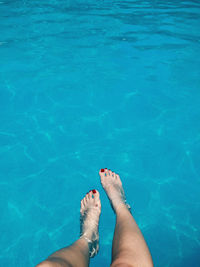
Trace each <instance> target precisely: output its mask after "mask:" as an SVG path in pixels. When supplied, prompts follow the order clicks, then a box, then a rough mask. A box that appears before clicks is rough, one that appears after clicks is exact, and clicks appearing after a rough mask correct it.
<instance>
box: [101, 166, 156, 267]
mask: <svg viewBox="0 0 200 267" xmlns="http://www.w3.org/2000/svg"><path fill="white" fill-rule="evenodd" d="M99 174H100V177H101V183H102V186H103V188H104V189H105V191H106V193H107V195H108V198H109V199H110V202H111V205H112V207H113V210H114V211H115V213H116V227H115V234H114V238H113V246H112V264H111V266H112V267H115V266H116V267H119V266H121V267H122V266H124V267H125V266H127V267H128V266H130V267H152V266H153V262H152V258H151V254H150V252H149V249H148V247H147V244H146V242H145V240H144V238H143V235H142V233H141V231H140V229H139V227H138V226H137V224H136V222H135V220H134V218H133V216H132V215H131V213H130V211H129V208H130V207H129V206H128V205H127V204H126V199H125V193H124V190H123V187H122V182H121V180H120V177H119V175H117V174H115V173H114V172H111V171H110V170H107V169H102V170H101V171H100V172H99Z"/></svg>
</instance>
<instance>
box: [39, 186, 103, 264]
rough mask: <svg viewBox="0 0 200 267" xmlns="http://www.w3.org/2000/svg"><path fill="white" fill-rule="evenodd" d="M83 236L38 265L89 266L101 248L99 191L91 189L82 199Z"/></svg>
mask: <svg viewBox="0 0 200 267" xmlns="http://www.w3.org/2000/svg"><path fill="white" fill-rule="evenodd" d="M80 212H81V237H80V239H78V240H77V241H76V242H75V243H73V244H72V245H71V246H68V247H66V248H63V249H61V250H58V251H56V252H55V253H53V254H52V255H50V256H49V257H48V258H47V259H46V260H45V261H43V262H42V263H40V264H39V265H37V267H87V266H89V259H90V257H94V256H95V255H96V254H97V252H98V250H99V233H98V225H99V216H100V213H101V202H100V199H99V192H98V191H96V190H92V191H90V192H89V193H88V194H87V195H86V196H85V197H84V198H83V199H82V201H81V210H80Z"/></svg>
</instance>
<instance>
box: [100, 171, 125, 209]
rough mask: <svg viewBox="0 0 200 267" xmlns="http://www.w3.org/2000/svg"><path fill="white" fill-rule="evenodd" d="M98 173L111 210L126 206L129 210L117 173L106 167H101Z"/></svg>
mask: <svg viewBox="0 0 200 267" xmlns="http://www.w3.org/2000/svg"><path fill="white" fill-rule="evenodd" d="M99 175H100V177H101V184H102V186H103V188H104V190H105V191H106V194H107V196H108V198H109V200H110V203H111V206H112V207H113V210H114V211H115V212H116V211H117V210H118V209H119V208H121V207H126V208H128V209H129V210H130V206H129V205H128V204H127V203H126V198H125V193H124V189H123V186H122V182H121V180H120V177H119V175H118V174H116V173H114V172H112V171H111V170H108V169H101V170H100V172H99Z"/></svg>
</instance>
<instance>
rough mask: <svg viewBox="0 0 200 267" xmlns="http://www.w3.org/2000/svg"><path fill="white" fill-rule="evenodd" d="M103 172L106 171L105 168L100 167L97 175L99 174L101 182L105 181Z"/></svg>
mask: <svg viewBox="0 0 200 267" xmlns="http://www.w3.org/2000/svg"><path fill="white" fill-rule="evenodd" d="M105 173H106V170H105V169H101V170H100V171H99V175H100V177H101V182H102V183H104V181H105Z"/></svg>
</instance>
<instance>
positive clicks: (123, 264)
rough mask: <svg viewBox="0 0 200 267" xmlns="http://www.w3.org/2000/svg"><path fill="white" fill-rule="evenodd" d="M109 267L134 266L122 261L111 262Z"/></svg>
mask: <svg viewBox="0 0 200 267" xmlns="http://www.w3.org/2000/svg"><path fill="white" fill-rule="evenodd" d="M110 267H134V266H133V265H131V264H128V263H125V262H124V263H123V262H120V263H119V262H118V263H117V262H116V263H115V262H113V263H112V264H111V266H110Z"/></svg>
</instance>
